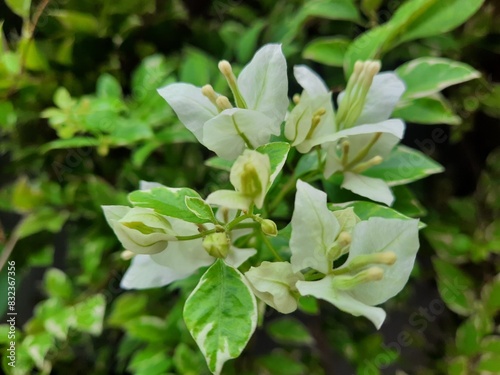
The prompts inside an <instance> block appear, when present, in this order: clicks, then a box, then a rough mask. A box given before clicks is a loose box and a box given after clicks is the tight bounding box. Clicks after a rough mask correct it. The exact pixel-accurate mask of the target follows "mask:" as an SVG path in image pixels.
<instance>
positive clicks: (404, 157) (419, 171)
mask: <svg viewBox="0 0 500 375" xmlns="http://www.w3.org/2000/svg"><path fill="white" fill-rule="evenodd" d="M443 170H444V168H443V167H442V166H441V165H440V164H438V163H436V162H435V161H434V160H432V159H430V158H429V157H428V156H426V155H425V154H423V153H422V152H420V151H417V150H415V149H413V148H410V147H406V146H398V147H397V148H395V149H394V150H393V151H392V152H391V154H390V155H389V157H388V158H387V159H386V160H384V161H383V162H382V163H381V164H379V165H376V166H374V167H371V168H370V169H368V170H367V171H366V172H363V174H364V175H366V176H370V177H375V178H381V179H383V180H384V181H386V182H387V183H388V184H389V186H395V185H403V184H408V183H410V182H413V181H416V180H420V179H422V178H425V177H427V176H429V175H431V174H435V173H441V172H442V171H443Z"/></svg>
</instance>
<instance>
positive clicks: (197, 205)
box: [185, 197, 217, 224]
mask: <svg viewBox="0 0 500 375" xmlns="http://www.w3.org/2000/svg"><path fill="white" fill-rule="evenodd" d="M185 202H186V207H187V208H188V210H189V211H191V212H192V213H193V214H195V215H196V216H197V217H198V218H199V219H200V220H203V222H204V223H208V222H212V223H214V224H217V219H216V218H215V215H214V212H213V211H212V207H210V205H209V204H208V203H206V202H205V201H204V200H203V199H201V198H199V197H186V198H185Z"/></svg>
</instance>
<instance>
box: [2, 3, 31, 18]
mask: <svg viewBox="0 0 500 375" xmlns="http://www.w3.org/2000/svg"><path fill="white" fill-rule="evenodd" d="M5 3H6V4H7V6H8V7H9V8H10V10H12V11H13V12H14V13H15V14H17V15H18V16H19V17H21V18H24V19H28V18H29V15H30V7H31V0H5ZM2 18H3V17H2Z"/></svg>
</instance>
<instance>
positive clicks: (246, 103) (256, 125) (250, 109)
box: [158, 44, 288, 160]
mask: <svg viewBox="0 0 500 375" xmlns="http://www.w3.org/2000/svg"><path fill="white" fill-rule="evenodd" d="M222 66H223V69H221V70H223V74H224V75H225V76H226V78H227V79H228V82H229V84H230V87H231V90H232V91H233V93H234V94H235V102H236V104H237V107H238V108H231V106H232V105H231V104H230V103H229V101H228V100H227V98H225V97H224V100H223V101H218V99H220V98H222V96H220V95H219V94H217V93H215V92H213V89H211V87H210V88H209V89H206V90H205V91H203V90H202V89H201V88H198V87H195V86H193V85H190V84H186V83H174V84H171V85H168V86H166V87H163V88H161V89H159V90H158V93H159V94H160V95H161V96H162V97H163V98H164V99H165V100H166V101H167V102H168V104H169V105H170V106H171V107H172V108H173V110H174V111H175V113H176V114H177V116H178V117H179V119H180V120H181V122H182V123H183V124H184V125H185V126H186V128H188V129H189V130H190V131H191V132H193V134H194V135H195V136H196V138H197V139H198V141H199V142H200V143H202V144H204V145H205V146H206V147H208V148H209V149H211V150H212V151H214V152H215V153H216V154H217V155H219V156H220V157H222V158H225V159H228V160H234V159H235V158H236V157H237V156H238V155H240V154H241V152H242V151H243V149H244V148H245V147H251V148H256V147H258V146H261V145H263V144H265V143H267V142H269V139H270V137H271V135H273V134H274V135H279V132H280V125H281V123H282V122H283V120H284V118H285V115H286V110H287V108H288V92H287V91H288V78H287V71H286V60H285V57H284V56H283V53H282V51H281V45H279V44H268V45H265V46H264V47H262V48H261V49H259V50H258V51H257V52H256V53H255V56H254V57H253V59H252V61H250V63H249V64H248V65H247V66H246V67H245V68H244V69H243V70H242V72H241V74H240V76H239V77H238V80H237V81H235V80H234V75H233V73H232V71H231V67H230V65H229V64H228V63H227V62H224V64H222ZM207 91H208V92H209V95H207V96H205V95H204V94H203V92H205V93H207Z"/></svg>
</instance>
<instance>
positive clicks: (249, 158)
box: [229, 150, 271, 208]
mask: <svg viewBox="0 0 500 375" xmlns="http://www.w3.org/2000/svg"><path fill="white" fill-rule="evenodd" d="M270 175H271V163H270V161H269V156H267V155H264V154H261V153H260V152H257V151H253V150H245V151H244V152H243V154H242V155H240V156H239V157H238V159H236V161H235V162H234V164H233V167H232V168H231V173H230V176H229V179H230V180H231V183H232V184H233V186H234V188H235V189H236V191H239V192H240V193H242V194H243V195H244V196H246V197H248V198H251V199H252V200H253V202H254V203H255V205H256V206H257V208H262V205H263V203H264V197H265V195H266V192H267V187H268V184H269V178H270Z"/></svg>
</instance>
